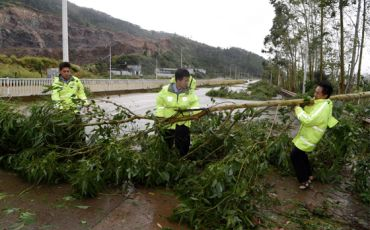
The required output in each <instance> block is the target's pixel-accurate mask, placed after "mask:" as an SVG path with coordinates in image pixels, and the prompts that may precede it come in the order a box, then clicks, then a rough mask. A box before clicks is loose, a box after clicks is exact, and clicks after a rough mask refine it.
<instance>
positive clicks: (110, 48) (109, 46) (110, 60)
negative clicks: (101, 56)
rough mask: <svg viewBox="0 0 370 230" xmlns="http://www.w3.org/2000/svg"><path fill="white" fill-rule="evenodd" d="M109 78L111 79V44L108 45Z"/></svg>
mask: <svg viewBox="0 0 370 230" xmlns="http://www.w3.org/2000/svg"><path fill="white" fill-rule="evenodd" d="M109 80H112V45H109Z"/></svg>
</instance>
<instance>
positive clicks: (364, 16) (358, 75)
mask: <svg viewBox="0 0 370 230" xmlns="http://www.w3.org/2000/svg"><path fill="white" fill-rule="evenodd" d="M366 10H367V9H366V0H364V10H363V13H362V35H361V45H360V56H359V63H358V70H357V89H359V87H360V79H361V64H362V52H363V50H364V42H365V31H366V30H365V28H366Z"/></svg>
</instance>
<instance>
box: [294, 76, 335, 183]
mask: <svg viewBox="0 0 370 230" xmlns="http://www.w3.org/2000/svg"><path fill="white" fill-rule="evenodd" d="M332 92H333V88H332V86H331V85H330V83H329V82H325V81H322V82H320V83H319V84H318V85H317V87H316V89H315V94H314V97H315V100H314V104H312V105H307V106H305V107H304V109H302V107H300V106H296V107H295V108H294V110H295V114H296V116H297V118H298V120H299V121H300V122H301V126H300V128H299V131H298V134H297V135H296V136H295V137H294V139H293V144H294V148H293V150H292V152H291V154H290V157H291V160H292V163H293V167H294V170H295V172H296V176H297V179H298V181H299V182H300V183H301V185H300V186H299V188H300V189H306V188H308V187H309V184H310V183H311V181H312V179H313V176H312V171H311V166H310V163H309V161H308V157H307V154H306V152H312V151H313V150H314V149H315V147H316V145H317V143H318V142H319V141H320V140H321V138H322V137H323V135H324V133H325V131H326V128H327V127H329V128H332V127H333V126H335V125H336V124H337V123H338V121H337V120H336V119H335V118H334V117H333V116H332V110H333V102H332V101H331V100H330V99H329V97H330V95H331V93H332Z"/></svg>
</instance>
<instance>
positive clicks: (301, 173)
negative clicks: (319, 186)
mask: <svg viewBox="0 0 370 230" xmlns="http://www.w3.org/2000/svg"><path fill="white" fill-rule="evenodd" d="M290 159H292V163H293V167H294V171H295V174H296V176H297V179H298V181H299V183H304V182H306V181H308V177H309V176H312V170H311V165H310V162H309V161H308V156H307V154H306V153H305V152H304V151H302V150H300V149H299V148H297V147H295V146H294V148H293V150H292V152H291V153H290Z"/></svg>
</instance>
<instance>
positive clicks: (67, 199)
mask: <svg viewBox="0 0 370 230" xmlns="http://www.w3.org/2000/svg"><path fill="white" fill-rule="evenodd" d="M63 200H65V201H73V200H76V199H75V198H74V197H73V196H65V197H63Z"/></svg>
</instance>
